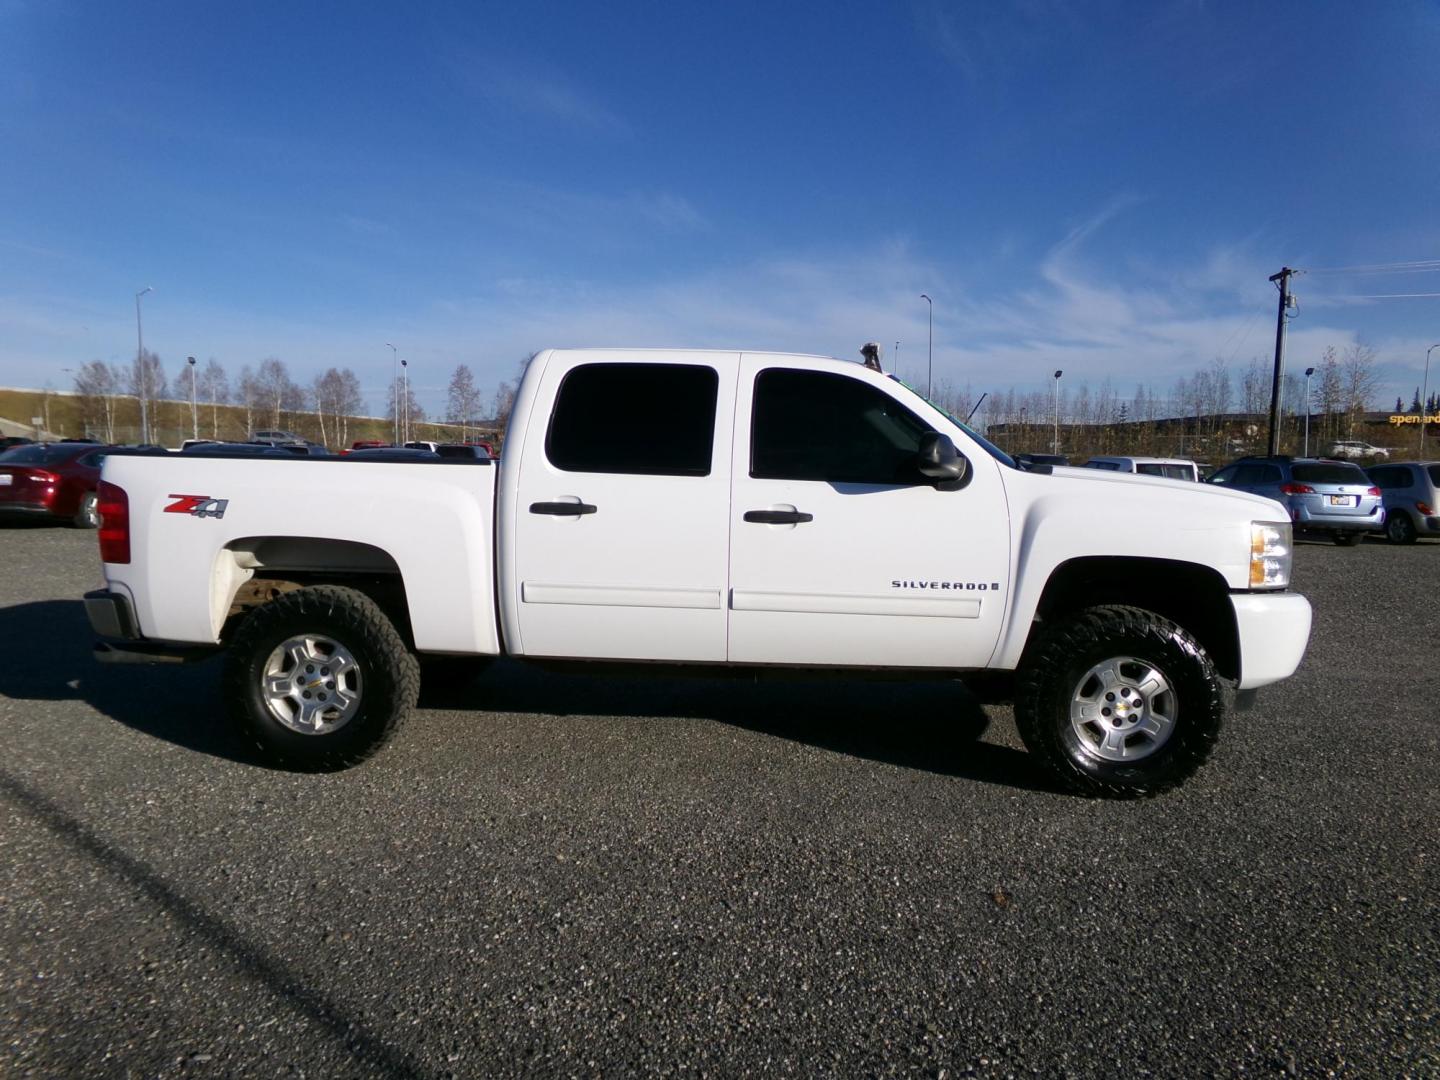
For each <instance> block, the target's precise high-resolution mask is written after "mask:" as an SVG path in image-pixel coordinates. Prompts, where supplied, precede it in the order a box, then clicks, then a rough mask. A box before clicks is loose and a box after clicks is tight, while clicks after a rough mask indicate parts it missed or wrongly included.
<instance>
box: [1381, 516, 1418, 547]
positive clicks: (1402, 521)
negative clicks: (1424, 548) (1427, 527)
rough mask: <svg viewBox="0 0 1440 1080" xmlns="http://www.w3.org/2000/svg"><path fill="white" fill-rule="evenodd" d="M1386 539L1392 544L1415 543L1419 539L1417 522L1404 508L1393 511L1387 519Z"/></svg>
mask: <svg viewBox="0 0 1440 1080" xmlns="http://www.w3.org/2000/svg"><path fill="white" fill-rule="evenodd" d="M1385 539H1387V540H1389V541H1390V543H1392V544H1413V543H1415V541H1416V540H1418V539H1419V533H1417V532H1416V530H1415V522H1414V521H1413V520H1411V518H1410V515H1409V514H1407V513H1406V512H1405V511H1404V510H1395V511H1392V512H1391V514H1390V516H1389V517H1388V518H1387V519H1386V521H1385Z"/></svg>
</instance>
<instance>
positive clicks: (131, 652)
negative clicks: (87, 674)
mask: <svg viewBox="0 0 1440 1080" xmlns="http://www.w3.org/2000/svg"><path fill="white" fill-rule="evenodd" d="M85 615H86V617H87V618H88V619H89V620H90V628H91V629H92V630H94V631H95V633H96V634H97V635H99V637H100V638H101V639H102V640H100V641H97V642H96V643H95V650H94V655H95V659H96V660H99V661H100V662H101V663H102V664H181V663H186V662H188V661H192V660H203V659H205V657H207V656H210V655H213V654H214V652H215V649H214V648H213V647H212V646H208V645H173V644H170V643H168V642H163V641H146V640H144V639H143V638H141V636H140V627H139V624H138V623H137V622H136V621H135V612H134V611H132V610H131V608H130V600H129V598H128V597H126V596H124V595H123V594H121V593H113V592H110V591H109V590H108V589H97V590H96V591H94V592H88V593H86V594H85Z"/></svg>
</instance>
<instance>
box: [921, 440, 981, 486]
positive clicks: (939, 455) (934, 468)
mask: <svg viewBox="0 0 1440 1080" xmlns="http://www.w3.org/2000/svg"><path fill="white" fill-rule="evenodd" d="M915 467H916V468H917V469H919V470H920V475H921V476H926V477H929V478H930V479H931V480H938V481H940V482H942V483H947V482H948V483H952V484H958V483H960V481H962V480H964V479H965V474H966V473H967V472H969V471H970V463H969V462H968V461H966V460H965V459H964V458H963V457H961V456H960V451H958V450H956V449H955V444H954V443H953V442H951V441H950V436H949V435H943V434H941V433H940V432H938V431H927V432H926V433H925V434H924V435H922V436H920V451H919V453H917V454H916V455H915Z"/></svg>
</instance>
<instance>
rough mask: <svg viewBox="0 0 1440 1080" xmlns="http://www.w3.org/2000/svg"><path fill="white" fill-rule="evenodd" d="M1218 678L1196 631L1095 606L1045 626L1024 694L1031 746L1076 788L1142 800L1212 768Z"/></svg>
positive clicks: (1136, 611)
mask: <svg viewBox="0 0 1440 1080" xmlns="http://www.w3.org/2000/svg"><path fill="white" fill-rule="evenodd" d="M1224 712H1225V708H1224V698H1223V696H1222V685H1221V682H1220V678H1219V676H1218V675H1217V674H1216V672H1215V666H1214V664H1212V663H1211V661H1210V658H1209V656H1207V655H1206V653H1205V650H1204V649H1203V648H1202V647H1201V646H1200V644H1199V642H1197V641H1196V640H1195V639H1194V638H1193V637H1192V636H1191V635H1190V634H1189V633H1188V632H1186V631H1185V630H1183V629H1182V628H1181V627H1179V626H1177V625H1176V624H1174V623H1172V622H1170V621H1169V620H1168V619H1164V618H1162V617H1160V616H1159V615H1156V614H1155V613H1153V612H1150V611H1145V610H1143V609H1141V608H1133V607H1119V606H1104V607H1094V608H1088V609H1086V610H1084V611H1080V612H1077V613H1075V614H1073V615H1070V616H1068V617H1065V618H1063V619H1061V620H1060V621H1059V622H1058V623H1056V625H1054V626H1053V627H1051V628H1049V629H1048V630H1045V631H1043V632H1042V636H1041V637H1040V639H1039V640H1038V641H1037V642H1036V643H1035V645H1034V646H1033V648H1032V649H1030V650H1028V651H1027V655H1026V659H1025V661H1024V663H1023V665H1022V668H1021V671H1020V679H1019V687H1018V693H1017V695H1016V700H1015V721H1016V725H1017V727H1018V728H1019V731H1020V737H1021V739H1023V740H1024V742H1025V746H1026V747H1027V748H1028V749H1029V750H1030V752H1031V753H1032V754H1034V755H1035V756H1036V757H1037V758H1039V759H1040V760H1041V761H1042V762H1043V763H1044V764H1045V765H1046V767H1047V768H1048V769H1049V770H1050V772H1051V773H1052V774H1053V775H1055V776H1056V777H1057V778H1058V779H1059V781H1060V782H1061V784H1063V785H1064V786H1065V787H1066V788H1067V789H1068V790H1070V791H1074V792H1077V793H1080V794H1084V795H1101V796H1108V797H1111V798H1136V797H1141V796H1147V795H1156V794H1159V793H1160V792H1162V791H1167V790H1169V789H1171V788H1174V787H1178V786H1179V785H1180V784H1181V783H1183V782H1184V781H1185V780H1186V779H1188V778H1189V777H1190V776H1191V775H1193V774H1194V772H1195V771H1196V770H1197V769H1198V768H1199V767H1200V766H1201V765H1202V764H1204V762H1205V760H1206V758H1208V757H1209V756H1210V751H1211V750H1212V749H1213V748H1214V746H1215V743H1216V740H1217V739H1218V737H1219V734H1220V727H1221V723H1222V721H1223V718H1224Z"/></svg>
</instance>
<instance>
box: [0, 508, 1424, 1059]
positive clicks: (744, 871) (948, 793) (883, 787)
mask: <svg viewBox="0 0 1440 1080" xmlns="http://www.w3.org/2000/svg"><path fill="white" fill-rule="evenodd" d="M0 543H3V545H4V549H5V559H4V563H3V568H0V640H3V641H4V642H5V643H6V649H5V655H4V658H3V662H0V733H3V735H0V738H3V760H0V978H3V980H4V981H3V1015H0V1036H3V1040H0V1047H3V1049H0V1073H3V1074H6V1075H14V1076H31V1075H36V1076H62V1075H63V1076H82V1075H83V1076H132V1075H133V1076H146V1077H157V1076H163V1077H169V1076H192V1075H193V1076H222V1075H230V1076H299V1075H310V1076H329V1075H333V1076H424V1077H440V1076H462V1077H478V1076H490V1075H513V1074H519V1073H538V1074H567V1075H568V1074H582V1075H601V1074H604V1075H621V1074H631V1073H642V1072H643V1073H654V1074H723V1075H736V1074H744V1073H765V1074H786V1073H789V1074H797V1075H803V1076H817V1075H845V1076H853V1075H892V1074H903V1075H920V1076H946V1077H960V1076H985V1077H1001V1076H1019V1075H1032V1074H1038V1075H1065V1076H1094V1077H1101V1076H1105V1077H1112V1076H1116V1075H1123V1076H1145V1075H1163V1076H1178V1075H1213V1074H1226V1075H1233V1074H1239V1073H1245V1074H1248V1075H1254V1074H1259V1075H1270V1074H1275V1075H1280V1076H1288V1075H1300V1076H1320V1075H1332V1074H1333V1075H1340V1076H1385V1077H1394V1076H1430V1077H1434V1076H1440V1017H1437V998H1440V964H1437V957H1440V910H1437V897H1440V888H1437V884H1440V883H1437V872H1436V854H1437V853H1436V845H1437V834H1440V830H1437V822H1440V795H1437V785H1436V778H1437V761H1440V754H1437V743H1440V738H1437V724H1440V717H1437V712H1436V710H1435V708H1434V707H1433V706H1427V705H1426V703H1425V701H1424V698H1423V693H1422V689H1421V688H1422V686H1423V685H1425V683H1426V682H1427V681H1433V679H1434V670H1433V669H1434V665H1435V657H1436V649H1435V642H1436V641H1437V639H1440V617H1437V614H1436V606H1435V603H1434V594H1435V592H1436V586H1437V584H1440V544H1437V543H1433V542H1432V543H1422V544H1420V545H1419V546H1418V547H1413V548H1394V547H1390V546H1388V545H1384V544H1380V543H1368V544H1366V545H1364V546H1362V547H1360V548H1358V549H1345V548H1336V547H1331V546H1327V545H1321V544H1305V545H1302V546H1301V548H1300V550H1299V553H1298V556H1297V570H1296V578H1297V585H1298V587H1299V588H1300V589H1301V591H1303V592H1305V593H1306V594H1307V595H1309V596H1310V598H1311V601H1312V603H1314V605H1315V608H1316V628H1315V633H1314V637H1313V640H1312V643H1311V648H1310V652H1309V655H1308V656H1307V658H1306V660H1305V664H1304V666H1303V667H1302V669H1301V671H1300V672H1299V674H1298V675H1297V676H1296V677H1295V678H1293V679H1291V680H1289V681H1288V682H1286V683H1283V684H1281V685H1279V686H1277V687H1273V688H1270V689H1269V690H1268V691H1265V692H1262V695H1261V698H1260V702H1259V705H1258V706H1257V708H1256V709H1255V710H1254V711H1252V712H1249V713H1245V714H1241V715H1239V716H1236V717H1234V718H1233V719H1232V722H1231V724H1230V726H1229V727H1228V728H1227V731H1226V733H1225V736H1224V738H1223V739H1222V745H1221V748H1220V750H1219V752H1218V753H1217V755H1216V757H1215V758H1214V759H1213V760H1212V762H1211V764H1210V765H1209V766H1208V767H1207V768H1206V769H1205V770H1204V771H1203V772H1202V773H1201V774H1200V775H1199V776H1198V777H1196V778H1195V779H1194V780H1192V781H1191V782H1190V783H1189V784H1188V785H1187V786H1186V787H1184V788H1183V789H1181V790H1180V791H1178V792H1176V793H1173V794H1171V795H1169V796H1165V797H1162V798H1160V799H1155V800H1150V801H1145V802H1139V803H1113V802H1092V801H1087V800H1083V799H1077V798H1072V797H1068V796H1064V795H1060V794H1056V793H1054V792H1053V791H1051V790H1050V789H1049V788H1048V786H1047V784H1046V782H1045V780H1044V778H1043V777H1042V776H1041V775H1040V774H1038V773H1037V772H1036V771H1035V770H1034V769H1033V768H1032V767H1031V765H1030V763H1029V762H1028V760H1027V758H1026V756H1025V754H1024V752H1023V751H1022V750H1021V749H1020V747H1019V743H1018V741H1017V739H1016V737H1015V731H1014V724H1013V721H1012V718H1011V715H1010V713H1009V711H1008V710H1006V709H1003V708H997V707H987V708H986V709H984V710H983V711H982V710H981V708H980V707H979V706H978V705H976V704H975V702H974V701H973V699H971V698H970V697H969V696H968V695H967V694H966V693H965V692H964V691H963V690H961V689H959V688H958V687H956V686H955V685H953V684H949V683H945V682H938V681H937V682H927V683H919V684H883V683H882V684H866V683H857V682H848V681H831V682H813V683H772V682H767V683H761V684H752V683H731V682H721V681H709V680H705V681H698V680H670V679H667V680H663V681H648V682H637V681H627V680H601V679H591V678H588V677H581V676H560V675H552V674H544V673H540V672H536V671H531V670H528V669H524V668H521V667H518V666H506V665H502V666H501V667H500V668H498V669H497V670H495V671H494V672H493V673H491V674H489V675H487V676H486V677H485V678H483V679H481V680H480V681H479V682H476V683H475V684H474V685H473V686H472V687H470V688H469V689H468V690H467V691H465V692H463V693H461V694H458V695H452V696H450V697H448V698H445V699H437V698H436V696H435V695H431V696H430V697H429V698H427V699H426V701H425V702H424V704H425V706H426V707H425V708H423V709H422V710H421V711H420V712H419V713H418V714H417V715H416V716H415V717H414V718H413V719H412V720H411V722H410V724H409V725H408V727H407V728H406V729H405V730H404V731H403V732H402V733H401V735H400V737H399V739H398V740H397V741H396V743H395V744H394V745H393V746H392V747H390V748H389V749H388V750H387V751H386V752H384V753H383V754H381V755H380V756H379V757H378V758H376V759H375V760H374V761H373V762H371V763H369V764H367V765H365V766H363V767H361V768H358V769H354V770H351V771H349V772H346V773H342V774H338V775H330V776H303V775H291V774H286V773H281V772H276V771H272V770H269V769H266V768H264V767H262V766H260V765H259V764H257V763H256V762H255V761H253V760H252V759H251V758H250V756H249V755H248V754H247V753H246V752H245V751H244V750H243V749H242V747H241V746H240V745H239V744H238V743H237V742H236V741H235V740H233V739H232V738H231V737H230V735H229V734H228V733H227V732H226V731H225V730H223V728H222V726H221V725H220V724H219V723H218V722H217V717H218V714H219V713H220V708H219V699H218V689H217V682H218V680H217V675H218V672H217V670H216V666H215V664H214V663H213V662H211V663H206V664H200V665H195V666H191V667H184V668H179V667H165V668H130V669H126V668H118V669H117V668H102V667H100V666H98V665H96V664H95V663H94V662H93V661H92V660H91V659H90V656H89V646H90V635H89V631H88V627H87V625H86V623H85V618H84V613H83V610H82V606H81V603H80V600H79V596H80V594H81V593H82V592H83V591H84V590H86V589H87V588H93V587H95V585H96V583H97V581H98V564H97V562H96V558H95V553H94V543H95V541H94V536H93V534H85V533H77V532H72V531H69V530H65V529H48V528H38V529H37V528H15V529H6V530H4V531H3V532H0Z"/></svg>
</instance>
